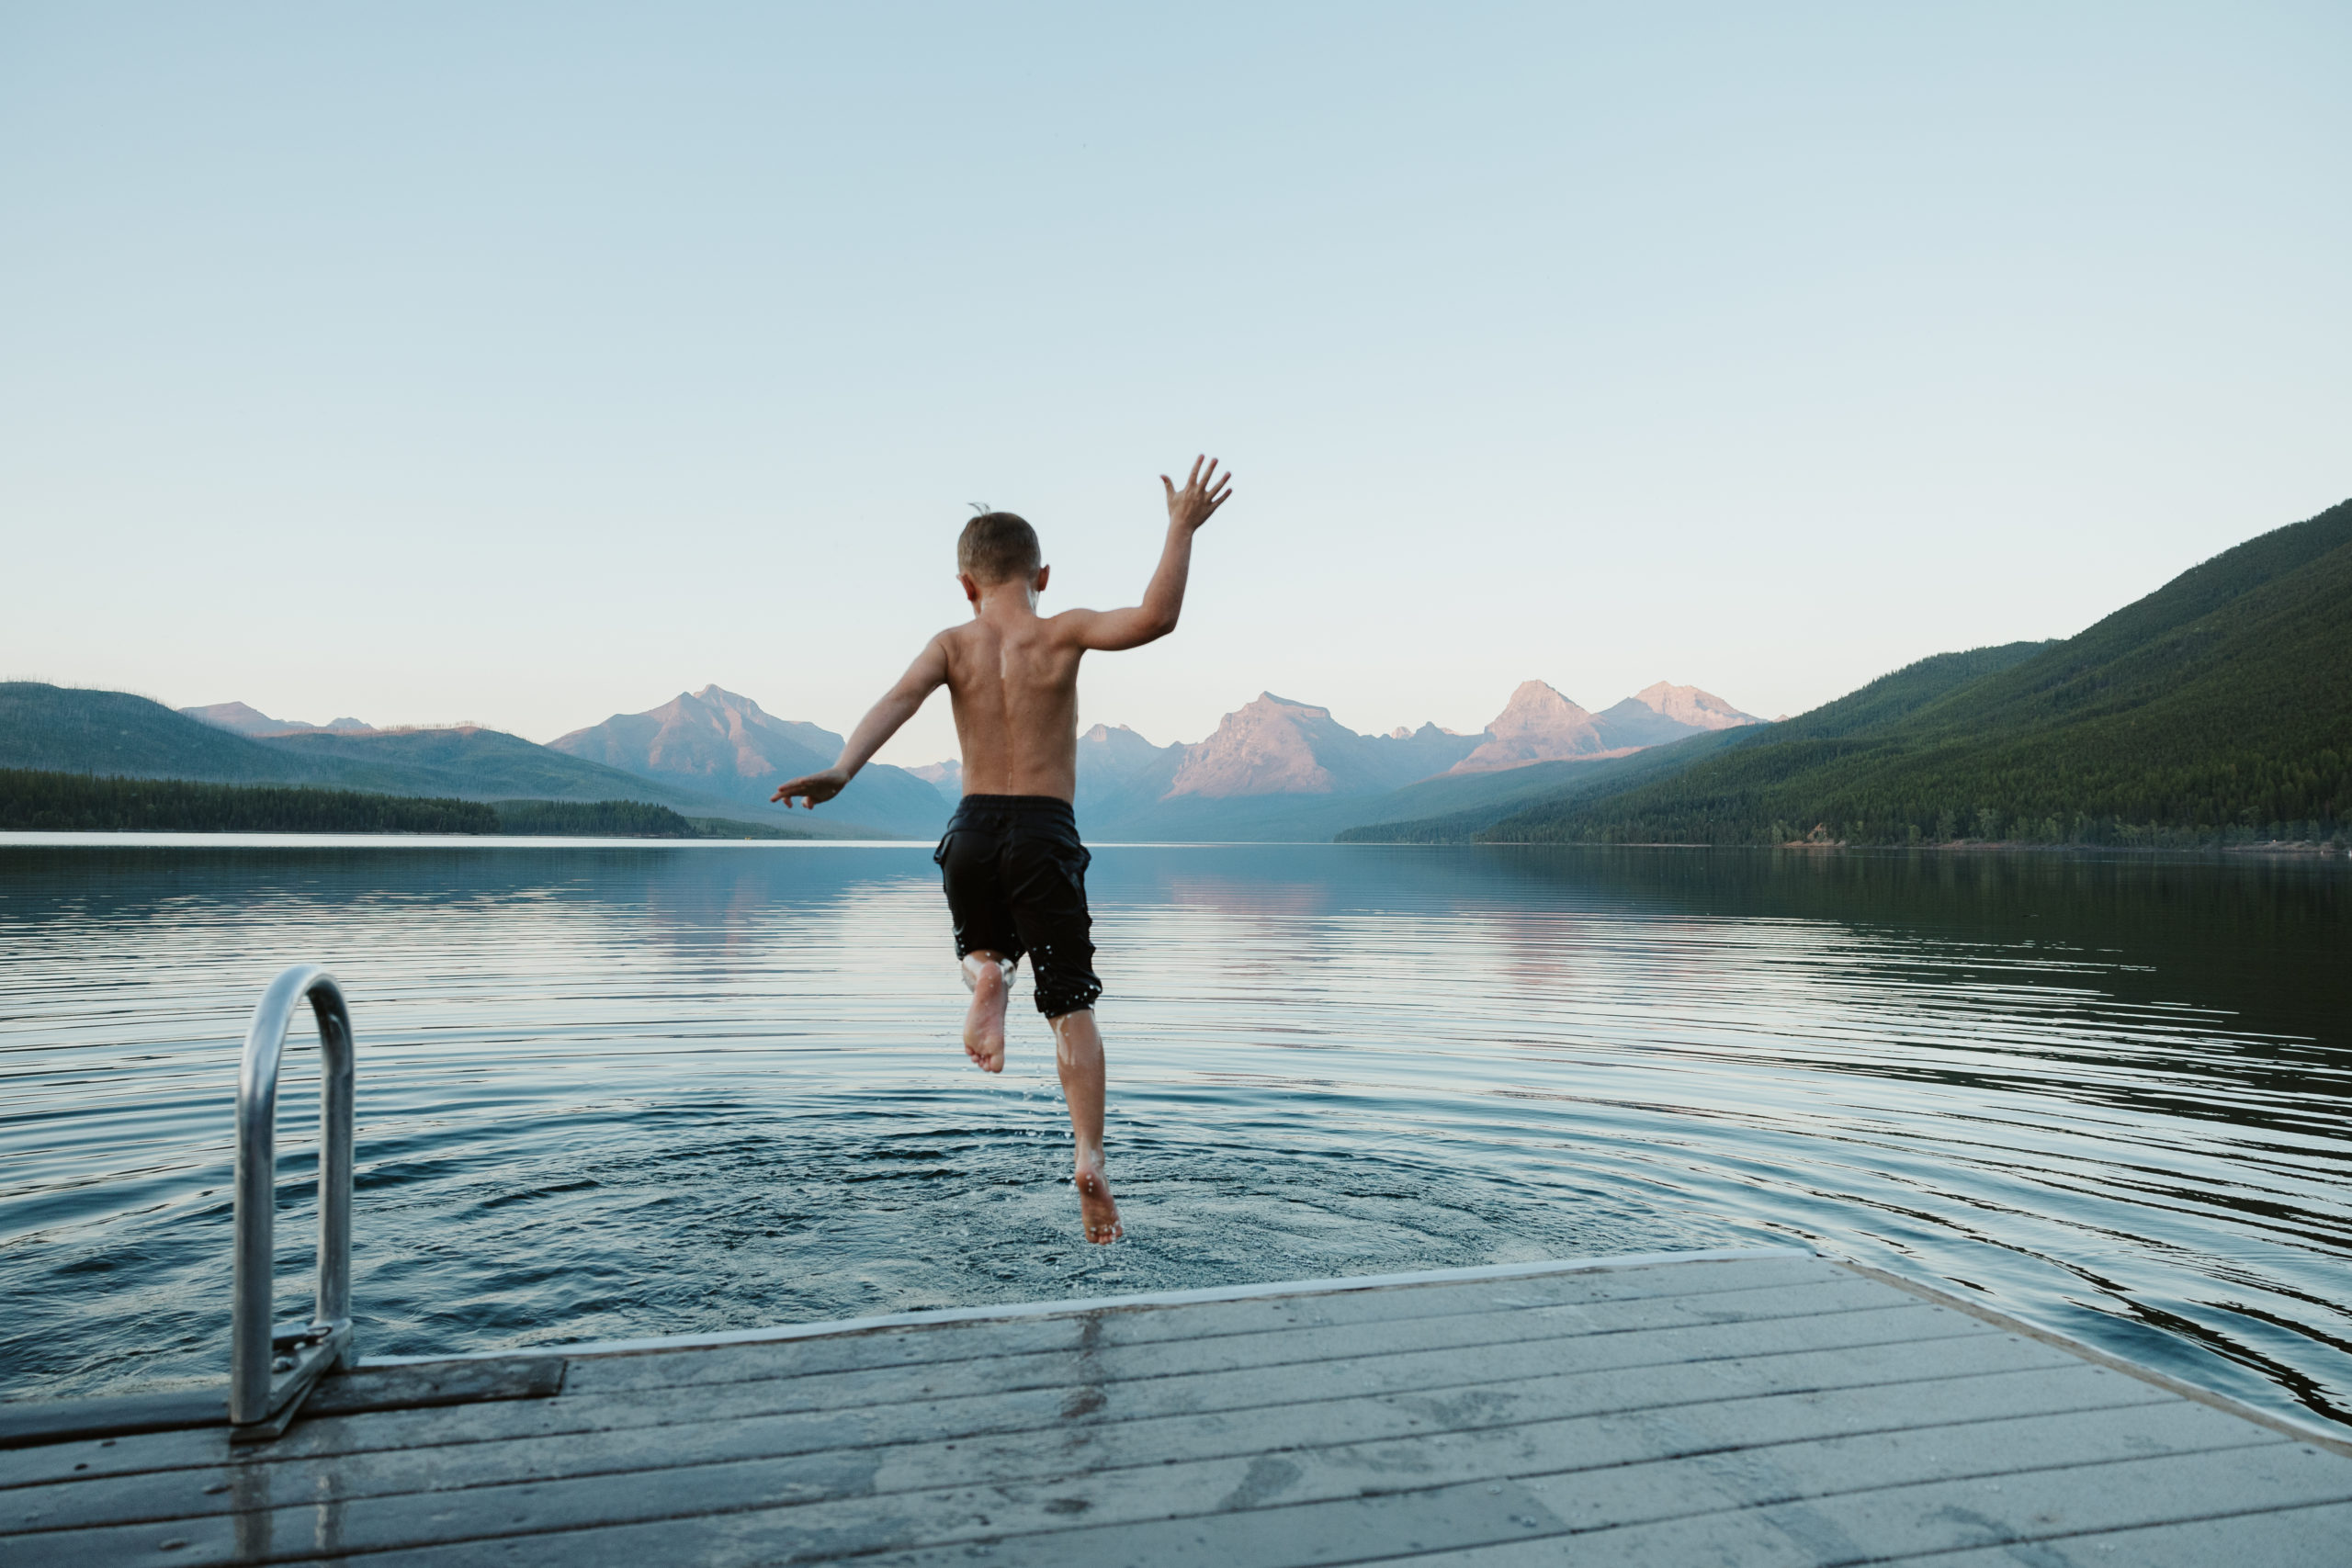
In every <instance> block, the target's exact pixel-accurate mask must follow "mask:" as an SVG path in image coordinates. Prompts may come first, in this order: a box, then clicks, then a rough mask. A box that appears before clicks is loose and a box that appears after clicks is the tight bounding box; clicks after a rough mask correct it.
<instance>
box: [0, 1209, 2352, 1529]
mask: <svg viewBox="0 0 2352 1568" xmlns="http://www.w3.org/2000/svg"><path fill="white" fill-rule="evenodd" d="M175 1408H176V1409H177V1410H178V1411H179V1412H180V1414H179V1415H178V1416H174V1415H173V1414H172V1412H173V1410H174V1409H175ZM216 1410H217V1402H212V1401H198V1402H197V1404H194V1405H191V1404H188V1403H187V1401H186V1400H183V1401H182V1402H181V1403H180V1404H178V1405H177V1406H175V1405H173V1404H172V1402H170V1401H168V1400H166V1401H162V1402H156V1401H148V1402H144V1403H143V1404H142V1403H141V1402H130V1403H125V1404H107V1403H106V1402H88V1403H86V1404H55V1405H45V1406H28V1405H15V1406H6V1407H0V1444H6V1447H0V1563H5V1564H15V1563H36V1562H38V1563H51V1562H54V1563H72V1564H76V1565H92V1564H104V1563H116V1562H135V1563H142V1564H173V1565H176V1564H181V1563H194V1562H208V1563H209V1562H366V1563H368V1564H379V1563H380V1564H388V1565H389V1564H409V1563H416V1564H425V1563H431V1564H454V1563H475V1562H496V1563H502V1564H516V1565H529V1564H548V1565H550V1568H552V1565H557V1564H561V1565H564V1568H574V1565H594V1564H624V1565H627V1568H661V1565H666V1564H672V1563H718V1564H737V1563H743V1564H749V1563H785V1562H840V1561H848V1560H854V1561H857V1562H866V1563H875V1564H889V1565H893V1568H897V1565H905V1568H915V1565H918V1564H920V1565H923V1568H934V1565H937V1568H944V1565H945V1564H950V1563H953V1564H957V1565H959V1568H967V1565H969V1564H972V1563H996V1564H1021V1565H1026V1564H1033V1563H1034V1564H1069V1565H1071V1568H1080V1565H1083V1568H1114V1565H1118V1564H1135V1565H1137V1568H1146V1565H1148V1568H1182V1565H1193V1564H1199V1565H1204V1568H1209V1565H1214V1568H1250V1565H1263V1568H1275V1565H1288V1564H1306V1563H1315V1564H1338V1563H1350V1562H1408V1563H1420V1562H1430V1563H1435V1562H1444V1563H1459V1564H1465V1565H1467V1564H1476V1565H1478V1568H1518V1565H1520V1564H1533V1563H1544V1564H1558V1563H1597V1564H1598V1563H1606V1564H1612V1565H1625V1564H1658V1565H1661V1568H1666V1565H1675V1568H1679V1565H1684V1564H1700V1563H1723V1564H1736V1565H1739V1568H1781V1565H1784V1564H1785V1565H1797V1564H1804V1565H1826V1564H1832V1563H1860V1562H1935V1563H1937V1564H1940V1565H1944V1568H1993V1565H1995V1564H2003V1565H2011V1564H2018V1563H2030V1564H2043V1565H2052V1568H2054V1565H2060V1564H2070V1563H2075V1564H2089V1563H2098V1564H2119V1565H2120V1564H2129V1565H2131V1568H2156V1565H2166V1564H2178V1565H2181V1568H2209V1565H2213V1564H2225V1565H2227V1568H2254V1565H2257V1564H2282V1565H2283V1564H2295V1565H2298V1568H2305V1565H2317V1564H2346V1563H2352V1446H2347V1445H2346V1443H2344V1442H2343V1441H2341V1440H2340V1439H2339V1438H2336V1437H2335V1436H2333V1435H2331V1434H2328V1433H2325V1432H2323V1431H2320V1430H2318V1429H2316V1428H2305V1427H2300V1426H2298V1425H2297V1424H2295V1423H2292V1422H2288V1421H2282V1420H2279V1419H2278V1418H2276V1417H2272V1416H2265V1415H2262V1414H2260V1413H2257V1412H2255V1411H2252V1410H2249V1409H2246V1408H2244V1407H2242V1406H2239V1405H2236V1404H2233V1403H2232V1402H2230V1401H2227V1400H2224V1399H2220V1398H2218V1397H2216V1396H2213V1395H2211V1394H2206V1393H2199V1392H2198V1391H2195V1390H2191V1389H2188V1388H2187V1387H2186V1386H2185V1385H2182V1384H2179V1383H2177V1382H2172V1381H2171V1380H2168V1379H2165V1378H2163V1377H2160V1376H2157V1375H2156V1374H2154V1373H2150V1372H2146V1371H2142V1370H2139V1369H2136V1368H2132V1367H2130V1366H2128V1365H2127V1364H2125V1363H2122V1362H2120V1361H2116V1360H2114V1359H2111V1358H2107V1357H2103V1356H2100V1355H2098V1354H2097V1353H2096V1352H2092V1351H2088V1350H2086V1349H2084V1348H2081V1347H2077V1346H2072V1345H2069V1344H2067V1343H2065V1342H2064V1341H2061V1340H2057V1339H2055V1338H2052V1337H2049V1336H2046V1335H2042V1334H2039V1333H2037V1332H2035V1331H2033V1330H2031V1329H2029V1328H2027V1327H2025V1326H2024V1325H2018V1324H2016V1323H2012V1322H2009V1321H2008V1320H2006V1319H2002V1318H1999V1317H1997V1316H1996V1315H1994V1314H1986V1313H1984V1312H1981V1311H1978V1310H1976V1309H1975V1308H1973V1307H1972V1306H1969V1305H1968V1304H1966V1303H1959V1302H1956V1301H1953V1300H1951V1298H1948V1297H1943V1296H1940V1295H1939V1294H1937V1293H1936V1292H1927V1291H1923V1290H1921V1289H1920V1288H1918V1287H1917V1286H1911V1285H1906V1284H1904V1283H1902V1282H1900V1281H1896V1280H1892V1279H1890V1278H1888V1277H1885V1276H1883V1275H1878V1274H1876V1273H1874V1272H1872V1271H1871V1270H1867V1269H1858V1268H1856V1267H1854V1266H1851V1265H1848V1264H1842V1263H1839V1262H1837V1261H1834V1260H1831V1259H1828V1258H1817V1257H1815V1256H1813V1255H1811V1254H1808V1253H1804V1252H1798V1251H1774V1250H1766V1251H1745V1252H1719V1253H1698V1254H1684V1255H1679V1256H1677V1255H1668V1256H1660V1257H1650V1258H1621V1259H1614V1260H1603V1261H1600V1262H1588V1263H1542V1264H1527V1265H1510V1266H1505V1267H1500V1268H1490V1269H1453V1270H1445V1271H1441V1272H1436V1273H1428V1274H1414V1275H1399V1276H1390V1277H1386V1278H1384V1279H1378V1280H1322V1281H1313V1282H1306V1283H1300V1284H1288V1285H1274V1286H1259V1287H1250V1288H1245V1289H1239V1290H1228V1291H1202V1292H1182V1293H1176V1294H1168V1295H1158V1296H1133V1297H1125V1298H1117V1299H1113V1300H1108V1301H1099V1302H1068V1303H1049V1304H1043V1305H1038V1306H1031V1307H1018V1308H992V1309H977V1310H970V1311H957V1312H945V1313H929V1314H903V1315H900V1316H897V1317H888V1318H875V1319H867V1320H863V1321H859V1322H853V1323H843V1324H825V1325H807V1326H803V1327H799V1328H792V1329H779V1330H772V1331H766V1332H760V1333H747V1334H738V1335H720V1336H713V1337H702V1338H696V1339H692V1340H666V1341H644V1342H638V1343H629V1344H618V1345H605V1346H591V1347H581V1348H569V1347H568V1348H563V1349H562V1350H561V1351H560V1352H557V1353H546V1354H540V1355H536V1356H508V1357H496V1358H469V1359H458V1360H449V1361H440V1362H434V1363H426V1364H419V1363H413V1362H382V1361H377V1362H368V1363H364V1364H363V1365H362V1366H361V1368H360V1369H359V1370H357V1371H353V1372H349V1373H346V1374H344V1375H342V1376H340V1377H337V1378H334V1379H331V1380H329V1382H326V1383H325V1384H322V1387H321V1389H320V1391H319V1393H317V1394H315V1395H313V1398H312V1402H311V1407H310V1408H309V1409H308V1410H306V1412H305V1414H304V1415H303V1416H302V1418H301V1419H300V1422H299V1423H298V1424H297V1425H295V1426H294V1427H292V1429H291V1430H289V1431H288V1432H287V1433H286V1435H285V1436H283V1437H281V1438H277V1440H275V1441H274V1442H269V1443H265V1444H255V1445H251V1446H247V1447H232V1444H231V1443H230V1441H229V1436H228V1432H227V1429H226V1427H225V1426H223V1425H221V1424H220V1420H221V1418H220V1416H218V1415H217V1413H214V1412H216ZM142 1412H143V1413H142ZM77 1413H78V1414H77ZM158 1426H161V1427H164V1429H160V1430H158V1429H152V1428H154V1427H158ZM141 1427H147V1428H151V1429H147V1430H140V1429H138V1428H141ZM105 1433H110V1434H111V1435H102V1434H105ZM72 1434H78V1435H72Z"/></svg>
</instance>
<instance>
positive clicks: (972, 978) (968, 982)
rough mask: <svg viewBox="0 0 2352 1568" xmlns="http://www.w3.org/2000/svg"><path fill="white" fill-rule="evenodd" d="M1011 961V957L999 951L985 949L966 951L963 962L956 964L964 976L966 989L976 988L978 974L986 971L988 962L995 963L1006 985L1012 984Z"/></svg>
mask: <svg viewBox="0 0 2352 1568" xmlns="http://www.w3.org/2000/svg"><path fill="white" fill-rule="evenodd" d="M1013 963H1014V961H1013V960H1012V959H1010V958H1006V957H1004V956H1002V955H1001V954H1000V953H989V952H985V951H982V952H978V953H966V954H965V955H964V962H963V963H962V964H960V965H958V967H959V968H960V969H961V970H962V972H963V976H964V988H965V989H966V990H967V991H970V990H977V989H978V987H979V984H980V976H982V975H984V974H986V973H987V972H988V971H987V966H988V965H989V964H994V965H996V969H997V973H998V975H999V976H1001V977H1002V978H1003V980H1004V983H1005V984H1006V985H1008V986H1010V985H1012V969H1013Z"/></svg>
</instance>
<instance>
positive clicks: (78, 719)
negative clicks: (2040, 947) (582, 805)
mask: <svg viewBox="0 0 2352 1568" xmlns="http://www.w3.org/2000/svg"><path fill="white" fill-rule="evenodd" d="M1758 722H1759V721H1758V720H1757V719H1755V718H1754V717H1753V716H1750V715H1747V714H1743V713H1740V712H1739V711H1738V710H1737V709H1736V708H1733V707H1732V706H1731V705H1729V704H1727V703H1724V701H1723V700H1722V699H1720V698H1718V697H1714V696H1713V695H1711V694H1708V693H1705V692H1702V691H1699V690H1698V689H1697V688H1695V687H1688V686H1672V685H1668V684H1667V683H1665V682H1659V683H1658V684H1657V685H1655V686H1652V687H1650V688H1649V689H1648V690H1646V691H1645V692H1643V693H1639V694H1636V695H1635V696H1634V697H1631V698H1628V699H1626V700H1625V701H1624V702H1622V703H1619V704H1617V705H1615V706H1613V707H1611V708H1610V709H1607V710H1605V711H1604V712H1602V713H1600V714H1594V713H1591V712H1589V711H1588V710H1587V709H1585V708H1582V707H1580V706H1578V705H1577V704H1575V703H1573V702H1571V701H1569V700H1568V699H1567V698H1566V697H1564V696H1562V695H1561V694H1559V693H1558V692H1556V691H1555V690H1554V689H1553V688H1551V687H1550V686H1548V685H1545V684H1544V683H1543V682H1526V683H1525V684H1523V685H1521V687H1520V688H1519V690H1518V691H1517V692H1516V693H1514V694H1512V697H1511V699H1510V703H1509V704H1507V705H1505V707H1504V709H1503V711H1502V713H1501V714H1500V715H1498V716H1497V718H1496V720H1495V723H1494V724H1493V725H1491V726H1489V727H1488V728H1487V729H1485V730H1483V731H1481V732H1480V733H1478V734H1476V735H1462V734H1457V733H1455V732H1453V731H1452V730H1448V729H1444V728H1440V727H1439V726H1437V725H1434V724H1424V725H1422V726H1421V727H1420V728H1418V729H1410V728H1402V727H1400V728H1397V730H1395V731H1394V732H1392V733H1390V734H1387V735H1363V734H1359V733H1357V732H1356V731H1354V730H1351V729H1350V728H1347V727H1346V726H1344V725H1342V724H1340V723H1339V722H1338V721H1337V720H1335V719H1334V718H1333V717H1332V716H1331V714H1330V710H1329V709H1328V708H1323V707H1318V706H1316V705H1312V704H1307V703H1301V702H1295V701H1293V700H1291V699H1288V698H1284V697H1278V696H1275V695H1274V694H1272V693H1265V694H1261V695H1260V696H1259V697H1258V698H1257V699H1256V700H1254V701H1252V702H1250V703H1247V704H1244V705H1242V706H1241V707H1239V708H1238V709H1237V710H1235V711H1234V712H1232V713H1230V714H1227V716H1225V718H1224V719H1223V720H1222V721H1220V722H1219V724H1218V726H1217V728H1216V731H1215V733H1213V734H1211V735H1210V736H1208V737H1207V738H1206V739H1203V740H1201V741H1199V742H1197V743H1194V744H1192V745H1185V744H1182V743H1175V744H1169V745H1154V744H1153V743H1152V742H1150V741H1148V740H1147V739H1144V738H1143V737H1142V736H1140V735H1138V734H1136V731H1134V730H1133V729H1131V728H1126V727H1125V726H1118V727H1112V726H1108V725H1101V724H1098V725H1096V726H1094V727H1093V728H1091V729H1090V730H1088V731H1087V732H1086V733H1085V734H1084V735H1083V736H1081V737H1080V740H1079V745H1078V759H1079V771H1078V793H1077V806H1078V809H1079V812H1080V820H1081V822H1082V823H1083V824H1084V825H1085V827H1086V829H1087V831H1088V832H1089V833H1090V834H1091V836H1093V837H1095V838H1097V839H1102V838H1105V837H1129V838H1134V837H1149V838H1169V839H1237V838H1238V839H1280V838H1297V837H1306V838H1314V839H1327V838H1329V837H1330V836H1331V834H1332V833H1334V832H1335V831H1337V830H1339V829H1342V828H1346V827H1351V826H1355V825H1358V824H1363V823H1374V822H1385V821H1389V820H1394V819H1397V818H1403V817H1415V816H1420V815H1424V814H1426V813H1428V812H1430V811H1431V810H1433V809H1441V808H1453V809H1459V808H1462V807H1474V806H1475V807H1487V806H1493V807H1497V808H1498V809H1501V808H1507V807H1508V806H1509V805H1510V803H1515V802H1517V801H1518V800H1520V799H1521V797H1523V796H1525V795H1526V794H1527V792H1528V791H1529V790H1530V789H1531V788H1532V787H1535V786H1537V785H1539V784H1541V783H1543V782H1544V780H1545V779H1548V778H1549V777H1550V776H1551V775H1552V773H1555V772H1556V771H1557V770H1559V769H1561V768H1575V767H1581V766H1588V765H1592V764H1593V763H1594V762H1596V761H1606V760H1608V759H1611V758H1616V757H1622V756H1625V755H1628V754H1631V753H1633V752H1634V751H1636V750H1639V749H1642V748H1645V747H1649V746H1655V745H1657V744H1659V743H1661V742H1662V741H1667V740H1671V739H1677V738H1679V737H1683V736H1690V735H1697V734H1701V733H1705V732H1707V730H1708V729H1709V728H1710V727H1711V726H1747V725H1753V724H1756V723H1758ZM841 747H842V737H841V736H839V735H838V734H835V733H834V732H833V731H831V730H828V729H825V728H822V727H820V726H819V725H815V724H811V723H808V722H805V721H797V720H792V719H786V718H779V717H777V716H775V715H773V714H770V713H768V712H767V711H766V710H764V709H763V708H762V707H761V706H760V705H759V704H758V703H756V702H754V701H753V700H752V699H751V698H749V697H746V696H742V695H741V694H737V693H733V692H729V691H727V690H725V689H724V688H722V687H719V686H717V685H707V686H705V687H703V688H702V689H701V690H700V691H697V692H682V693H680V694H678V695H677V696H675V697H673V698H672V699H671V700H670V701H669V702H667V703H665V704H663V705H661V706H659V707H655V708H651V709H648V710H646V711H644V712H641V713H623V714H615V715H612V716H610V717H608V718H606V719H605V720H604V721H603V722H602V723H600V724H595V725H591V726H588V727H586V728H581V729H576V730H572V731H571V732H570V733H568V734H565V735H562V736H560V737H558V738H557V739H554V740H552V741H550V742H548V744H547V745H545V746H537V745H534V744H532V743H531V742H530V741H528V740H526V739H523V738H521V737H519V736H515V735H508V734H505V733H503V732H501V731H498V730H494V729H489V728H483V727H481V726H473V725H465V726H454V727H449V728H391V729H379V728H374V727H372V726H369V725H368V724H366V723H364V722H363V721H361V720H359V719H356V718H338V719H336V720H334V722H333V723H332V724H328V725H323V726H322V725H312V724H307V723H304V722H301V721H300V720H288V719H280V718H275V717H272V716H269V715H268V714H266V713H263V712H261V711H260V710H259V709H256V708H254V707H253V706H251V705H247V704H244V703H219V704H213V705H208V706H203V707H192V708H186V709H182V710H179V711H177V712H175V711H173V710H171V709H169V708H165V707H164V706H162V705H160V704H156V703H153V702H151V701H149V700H148V699H146V698H144V697H138V696H133V695H131V694H128V693H120V692H93V691H82V690H75V689H71V688H64V687H57V686H49V685H44V684H40V683H39V682H11V683H6V684H0V767H10V768H26V769H45V770H53V771H58V772H65V773H106V774H119V775H123V776H131V777H157V778H180V779H188V780H193V781H200V782H207V783H248V784H319V785H331V786H334V787H338V788H345V789H358V790H368V791H373V792H377V793H381V794H390V795H430V796H435V797H453V798H457V799H461V800H515V799H526V798H527V799H550V800H571V801H579V800H636V801H643V802H647V803H650V804H653V805H659V806H665V807H670V808H672V809H673V810H676V811H678V812H679V813H681V814H682V815H684V816H687V817H690V818H696V819H699V820H706V821H707V820H717V821H721V822H723V821H729V820H731V821H737V822H744V823H751V824H755V825H763V826H769V827H773V826H775V825H777V824H779V823H781V822H785V821H788V822H790V823H791V825H792V826H793V827H794V828H796V829H801V830H804V831H810V832H814V833H816V834H818V835H820V836H823V837H907V838H930V837H933V836H934V835H936V834H937V833H938V832H939V830H940V829H941V828H942V826H943V825H944V822H945V819H946V817H947V814H948V812H949V810H950V809H951V808H952V807H953V804H954V802H955V801H956V799H957V798H958V796H959V790H960V786H961V782H962V780H961V774H962V769H961V767H960V766H959V765H958V764H956V763H955V762H952V761H951V762H941V763H934V764H932V765H930V766H928V767H925V768H922V769H920V770H908V769H902V768H897V767H893V766H890V765H888V764H886V763H870V764H868V765H867V766H866V768H865V769H864V770H863V771H862V772H861V773H859V775H858V777H857V778H856V779H855V780H854V781H853V782H852V783H851V784H850V787H849V788H848V789H846V790H844V791H843V792H842V795H840V796H838V797H837V798H836V799H835V800H833V801H831V802H828V803H827V805H826V806H825V807H823V808H821V809H820V810H819V811H817V812H814V813H810V812H805V811H804V812H793V813H789V814H788V815H787V814H786V812H785V809H784V808H783V807H773V806H770V805H769V804H768V803H767V802H768V796H769V795H771V794H773V793H774V791H775V786H776V785H777V784H780V783H782V782H783V781H784V780H786V779H787V778H790V777H793V776H795V775H797V774H800V773H810V772H814V771H816V770H818V769H820V768H822V767H825V766H826V765H828V764H830V763H831V761H832V760H833V758H834V757H835V756H836V755H837V754H838V753H839V751H840V750H841Z"/></svg>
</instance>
